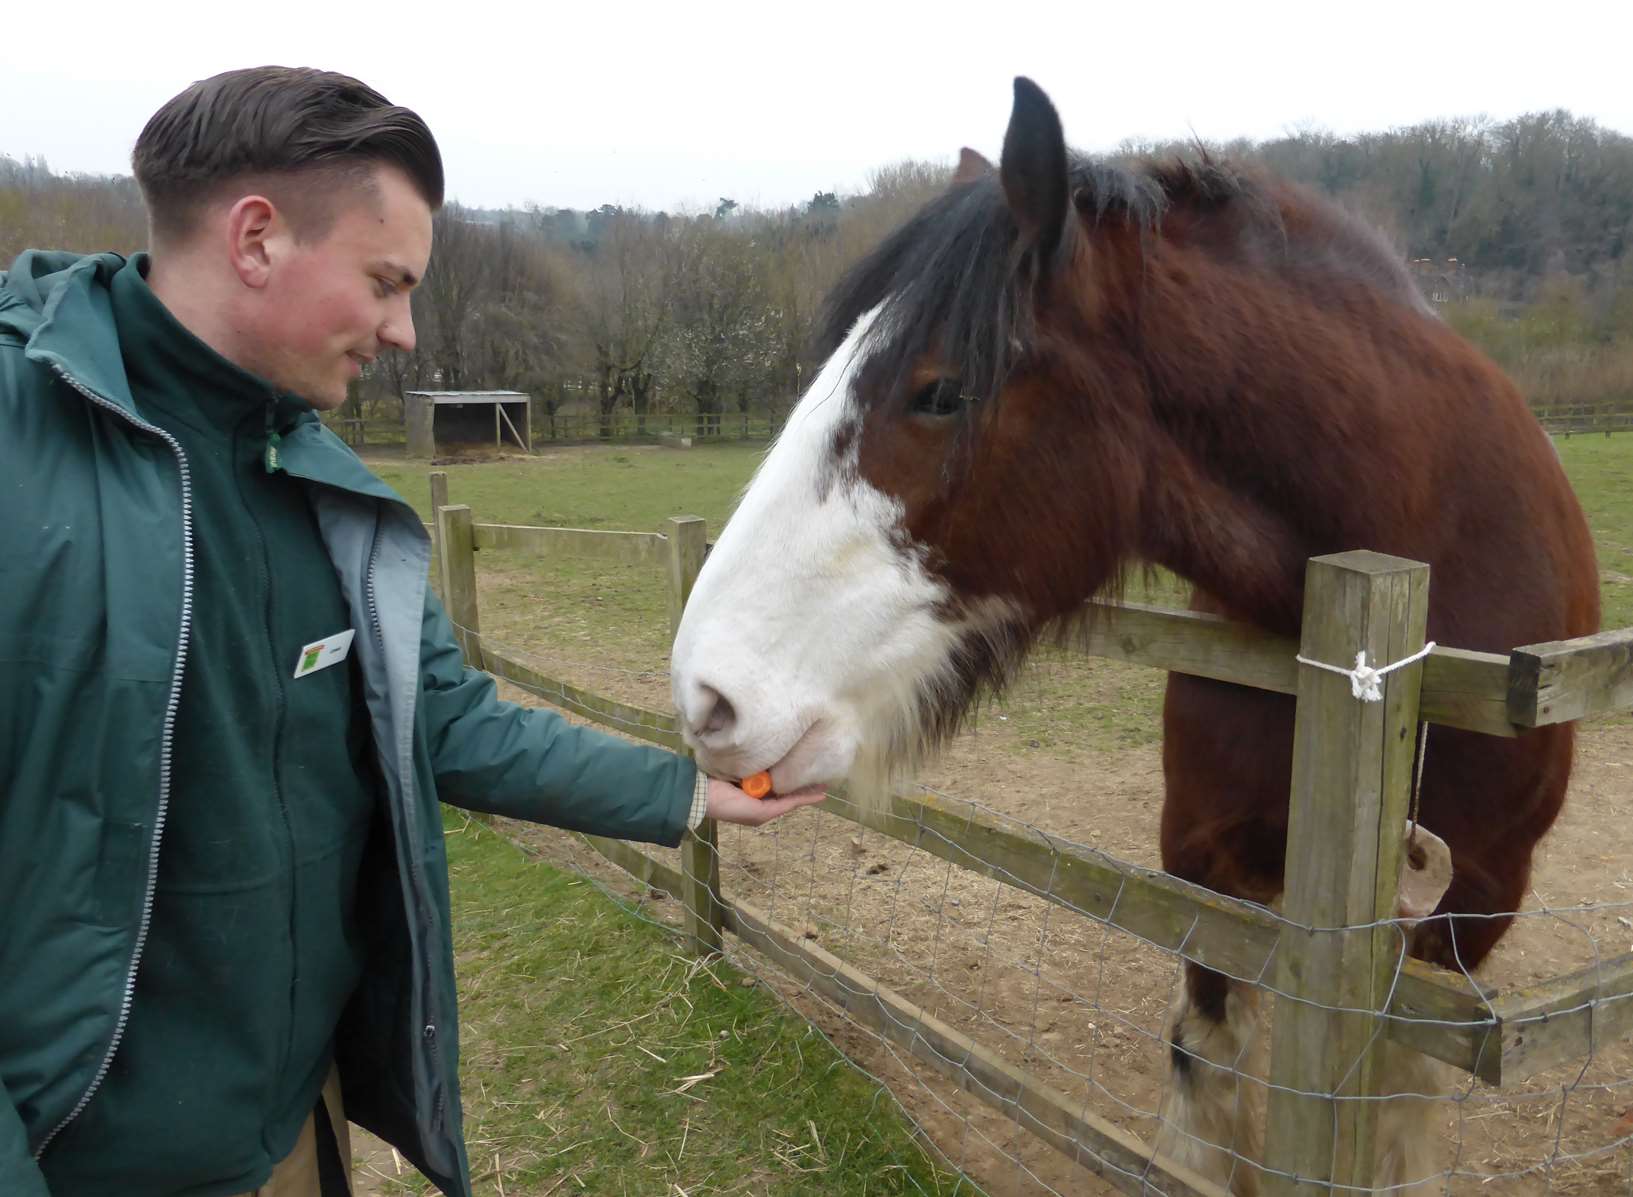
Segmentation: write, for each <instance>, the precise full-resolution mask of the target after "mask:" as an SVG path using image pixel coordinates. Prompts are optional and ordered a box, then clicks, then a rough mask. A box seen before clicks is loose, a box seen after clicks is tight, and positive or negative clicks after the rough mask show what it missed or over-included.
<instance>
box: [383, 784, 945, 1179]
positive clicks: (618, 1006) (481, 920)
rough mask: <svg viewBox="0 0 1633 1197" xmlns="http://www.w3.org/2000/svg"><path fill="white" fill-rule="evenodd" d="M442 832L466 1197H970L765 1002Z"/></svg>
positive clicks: (461, 826) (571, 882) (465, 823)
mask: <svg viewBox="0 0 1633 1197" xmlns="http://www.w3.org/2000/svg"><path fill="white" fill-rule="evenodd" d="M444 826H445V830H446V832H447V844H448V856H449V869H450V881H451V888H452V891H453V901H454V905H453V923H454V940H455V944H456V948H457V952H458V972H459V982H460V1014H461V1020H462V1023H463V1026H462V1033H461V1043H462V1048H463V1061H462V1069H461V1071H462V1073H463V1075H464V1077H465V1078H466V1082H465V1095H464V1096H465V1135H466V1142H467V1143H468V1144H469V1151H470V1160H471V1172H472V1175H473V1177H474V1178H475V1179H476V1182H477V1183H476V1187H477V1191H478V1192H479V1193H503V1194H506V1195H507V1197H544V1195H546V1194H558V1193H559V1194H573V1193H593V1194H597V1195H615V1194H626V1193H627V1194H643V1195H644V1194H659V1193H661V1194H669V1195H673V1194H676V1193H684V1194H687V1195H689V1197H704V1195H705V1194H708V1195H710V1197H716V1195H725V1194H755V1195H756V1197H759V1195H762V1194H769V1195H778V1194H786V1195H790V1197H792V1195H794V1194H799V1195H802V1197H803V1195H805V1194H811V1195H814V1197H822V1195H825V1194H831V1195H833V1197H841V1195H844V1197H852V1195H855V1194H878V1195H879V1197H888V1195H890V1194H935V1195H941V1194H946V1195H952V1194H955V1193H956V1194H960V1195H972V1194H975V1192H976V1190H975V1189H974V1188H973V1187H972V1186H971V1185H970V1183H969V1182H968V1181H962V1182H960V1181H958V1180H957V1179H956V1178H955V1177H953V1176H951V1175H950V1174H948V1173H946V1172H945V1171H943V1170H942V1169H940V1168H938V1167H937V1166H936V1165H935V1164H934V1163H933V1162H932V1160H931V1159H930V1158H929V1157H928V1156H927V1155H926V1153H925V1151H924V1150H923V1149H922V1148H921V1147H920V1145H919V1144H918V1143H917V1142H916V1141H914V1138H913V1132H912V1128H911V1127H910V1126H909V1124H908V1123H907V1121H906V1120H905V1118H904V1117H903V1116H902V1115H901V1113H900V1111H899V1110H898V1108H897V1107H896V1106H895V1104H894V1102H893V1101H892V1099H891V1098H890V1097H889V1096H888V1095H887V1094H885V1093H884V1092H883V1091H882V1090H880V1088H879V1087H878V1086H877V1085H876V1084H875V1083H874V1082H873V1081H871V1080H869V1079H867V1078H866V1077H865V1076H864V1075H862V1074H861V1073H859V1072H857V1071H856V1070H855V1069H853V1068H851V1067H850V1065H849V1064H847V1063H846V1062H845V1061H844V1060H843V1059H842V1058H841V1057H840V1056H839V1055H838V1054H837V1053H836V1052H835V1051H834V1049H833V1048H832V1047H830V1046H829V1045H828V1043H827V1041H826V1040H824V1039H823V1038H822V1037H821V1036H819V1035H818V1034H817V1033H816V1032H815V1031H813V1030H812V1029H811V1028H810V1027H809V1025H808V1024H806V1023H805V1022H803V1021H801V1020H800V1019H798V1018H797V1017H795V1016H792V1015H790V1014H789V1013H788V1011H787V1010H786V1008H785V1007H784V1006H783V1005H782V1004H781V1003H780V1002H779V1001H778V1000H777V999H776V998H775V997H773V996H772V995H771V994H770V993H769V992H767V991H766V990H765V989H763V988H761V987H759V986H757V985H755V984H753V983H747V984H745V983H744V978H743V977H742V976H741V975H740V974H738V973H737V972H736V971H735V970H733V969H732V968H731V967H730V966H729V965H727V964H724V963H721V962H716V963H712V964H710V965H708V966H707V967H704V966H702V965H700V964H698V963H697V962H696V961H693V960H691V959H688V958H686V957H685V956H683V955H682V954H681V952H680V948H679V944H678V942H677V940H676V939H675V938H674V936H673V935H672V934H671V933H670V932H668V931H667V930H665V929H664V928H662V927H660V926H658V925H656V924H654V923H650V922H645V921H643V920H641V919H639V918H637V917H636V916H635V915H633V914H632V913H630V912H629V911H627V910H625V909H624V908H622V907H620V906H618V905H616V904H614V903H613V902H611V901H609V900H607V898H606V897H604V896H603V895H602V894H601V893H600V892H599V891H597V890H596V889H595V888H594V887H593V886H592V885H591V884H590V883H589V882H587V881H585V880H584V879H582V878H580V877H576V876H572V875H569V874H567V873H563V872H561V871H559V870H557V869H555V868H553V867H551V866H550V865H548V864H545V863H542V862H539V861H536V860H533V859H531V858H530V857H528V856H527V855H526V854H525V853H524V852H523V851H522V850H521V849H520V848H518V847H517V846H516V845H514V844H513V843H511V842H509V841H508V840H505V839H503V838H501V837H500V836H498V835H497V834H495V833H494V832H493V831H491V830H488V829H487V828H485V827H484V826H483V825H482V824H480V823H478V822H475V821H473V820H467V819H465V818H464V817H463V816H461V815H460V814H459V813H458V812H454V811H451V810H450V811H448V812H446V814H445V819H444ZM381 1191H382V1192H383V1193H386V1194H408V1193H415V1194H418V1193H426V1192H430V1191H431V1190H430V1188H429V1186H428V1185H427V1184H426V1183H425V1182H424V1181H423V1180H419V1179H418V1178H416V1179H414V1180H413V1181H406V1180H397V1179H391V1180H388V1181H386V1182H384V1185H383V1188H382V1190H381Z"/></svg>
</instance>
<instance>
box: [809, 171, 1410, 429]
mask: <svg viewBox="0 0 1633 1197" xmlns="http://www.w3.org/2000/svg"><path fill="white" fill-rule="evenodd" d="M1069 179H1070V186H1071V189H1072V199H1073V206H1074V208H1075V210H1076V212H1077V214H1078V216H1079V218H1080V219H1081V220H1082V221H1083V222H1084V223H1086V225H1087V226H1088V228H1089V230H1090V231H1091V232H1093V231H1096V230H1099V229H1102V228H1111V227H1113V226H1116V227H1121V228H1123V229H1131V230H1133V231H1134V232H1135V233H1136V234H1137V237H1136V243H1137V244H1138V245H1139V247H1140V252H1141V254H1142V255H1143V254H1144V253H1146V252H1148V250H1149V247H1150V246H1151V244H1152V242H1153V239H1156V238H1161V237H1162V236H1163V235H1164V226H1165V224H1166V223H1167V222H1169V221H1170V220H1171V219H1177V218H1180V217H1185V218H1188V220H1187V227H1188V229H1189V230H1190V231H1191V233H1192V234H1193V235H1200V236H1201V237H1202V239H1205V240H1206V241H1207V242H1208V243H1209V244H1210V245H1211V246H1212V247H1213V248H1214V250H1215V252H1218V253H1221V254H1230V255H1232V256H1234V257H1236V258H1238V259H1239V260H1241V261H1243V262H1251V263H1255V264H1257V265H1258V266H1260V267H1262V268H1265V269H1269V270H1280V271H1283V272H1285V273H1286V275H1287V276H1288V277H1289V279H1290V280H1291V279H1293V278H1294V277H1297V276H1303V277H1306V278H1335V277H1342V278H1345V279H1348V280H1359V281H1362V282H1364V283H1366V284H1367V285H1369V286H1372V287H1375V288H1377V289H1378V290H1379V291H1381V292H1383V293H1384V294H1387V295H1389V296H1391V297H1393V298H1394V299H1396V300H1398V301H1400V302H1403V303H1407V304H1410V305H1412V306H1415V307H1417V308H1418V309H1420V310H1422V311H1427V310H1428V309H1427V306H1426V305H1425V304H1424V302H1423V300H1422V298H1421V296H1420V295H1419V293H1418V290H1417V287H1416V284H1415V283H1413V281H1412V278H1411V276H1410V274H1409V273H1408V272H1407V270H1406V266H1405V264H1404V262H1403V261H1402V260H1401V255H1399V254H1398V253H1396V252H1395V251H1394V250H1393V249H1392V248H1391V247H1390V246H1389V244H1388V243H1387V241H1386V240H1385V239H1384V237H1383V236H1382V235H1381V234H1380V233H1379V232H1378V231H1377V230H1376V229H1374V228H1373V227H1372V226H1370V225H1368V224H1367V223H1365V222H1364V221H1362V220H1361V219H1359V218H1358V217H1356V216H1354V215H1352V214H1350V213H1348V212H1345V211H1344V210H1342V209H1340V208H1339V207H1337V206H1336V205H1335V204H1333V203H1331V202H1330V201H1328V200H1326V199H1323V198H1322V197H1320V196H1317V195H1315V194H1314V193H1312V192H1310V191H1307V190H1305V189H1303V188H1298V187H1294V186H1292V185H1290V184H1287V183H1284V182H1282V181H1280V180H1277V179H1274V178H1273V177H1270V176H1268V175H1263V174H1260V173H1258V172H1256V171H1253V170H1246V169H1238V168H1237V167H1235V166H1233V165H1232V164H1230V163H1228V162H1225V161H1221V160H1218V159H1215V158H1213V157H1212V156H1210V155H1208V154H1206V153H1203V154H1201V155H1200V156H1199V157H1197V158H1194V159H1173V160H1169V161H1163V162H1153V161H1144V162H1140V163H1136V164H1133V165H1123V164H1118V163H1113V162H1108V161H1102V160H1096V159H1091V158H1088V157H1085V156H1082V155H1075V154H1074V155H1072V157H1071V159H1070V163H1069ZM1016 232H1017V230H1016V226H1015V221H1014V219H1013V217H1012V216H1011V214H1010V211H1009V208H1008V205H1007V204H1006V203H1005V200H1004V194H1003V189H1002V186H1001V185H1000V183H999V178H998V173H997V172H996V171H993V172H991V173H989V174H987V175H985V176H984V177H981V178H978V179H975V180H973V181H971V182H967V183H963V184H960V185H956V186H954V187H953V188H951V189H950V190H948V191H947V192H945V193H944V194H942V195H940V196H938V197H937V198H936V199H934V200H931V201H930V202H929V203H928V204H926V205H925V206H924V207H923V208H922V209H920V210H919V212H918V213H917V214H915V215H914V216H913V217H912V218H911V219H909V220H908V221H907V223H906V224H904V225H902V226H901V227H900V228H899V229H897V230H896V231H895V232H894V233H892V234H891V235H890V236H889V237H887V238H886V239H885V241H884V242H883V243H882V244H880V245H879V246H878V248H876V249H875V250H873V252H872V253H870V254H868V255H867V256H866V257H865V258H863V259H862V260H861V261H859V262H858V263H856V264H855V265H854V266H853V267H852V268H851V269H850V270H849V271H848V272H847V273H846V274H845V276H844V277H843V278H842V279H841V280H840V282H839V283H838V285H837V286H836V287H835V288H834V290H833V291H832V293H831V294H830V295H829V298H828V301H827V304H826V306H825V310H824V313H823V318H822V320H821V322H820V325H819V329H818V333H817V345H816V348H817V352H818V355H819V356H820V357H823V358H826V357H828V356H830V355H831V354H832V353H833V352H834V351H835V350H836V349H837V348H838V347H839V345H840V344H841V343H842V342H843V341H844V340H845V338H846V337H847V336H848V335H849V333H850V332H851V330H852V329H853V328H854V326H855V325H856V322H857V321H858V320H859V319H861V317H862V316H864V315H865V314H867V313H868V312H871V311H873V310H874V309H875V308H878V309H880V317H879V319H878V320H877V321H876V323H875V325H874V330H873V334H872V336H871V338H870V343H869V344H868V345H866V346H864V350H863V351H864V353H866V354H868V355H869V359H870V361H871V362H872V364H873V366H874V368H875V369H880V370H882V371H883V372H884V376H885V377H888V378H893V379H904V378H905V377H906V376H907V372H908V371H910V370H911V369H912V368H913V366H914V365H915V364H916V363H917V361H918V360H919V359H920V358H921V357H922V356H923V355H924V354H926V353H931V352H933V353H934V355H935V358H936V359H937V360H938V361H940V362H942V363H944V364H945V365H946V366H948V367H949V368H951V369H953V370H955V371H956V372H957V373H958V376H959V378H960V380H961V382H962V384H963V388H964V391H965V393H966V394H967V395H970V396H973V397H976V398H981V399H989V398H992V397H995V396H996V395H997V393H998V391H999V390H1000V389H1001V388H1002V386H1003V384H1004V381H1005V380H1006V378H1007V377H1008V375H1009V373H1010V371H1011V369H1012V368H1013V366H1014V364H1015V362H1016V359H1017V357H1018V356H1019V355H1020V354H1021V353H1023V352H1024V351H1025V348H1026V347H1027V346H1029V345H1031V344H1032V343H1033V332H1034V313H1033V311H1032V294H1033V287H1032V279H1033V277H1034V275H1033V271H1034V269H1035V267H1034V264H1033V263H1032V262H1031V261H1030V260H1029V259H1028V257H1027V255H1025V254H1022V253H1019V252H1017V250H1016V248H1015V245H1016V240H1017V237H1016ZM887 389H888V388H887Z"/></svg>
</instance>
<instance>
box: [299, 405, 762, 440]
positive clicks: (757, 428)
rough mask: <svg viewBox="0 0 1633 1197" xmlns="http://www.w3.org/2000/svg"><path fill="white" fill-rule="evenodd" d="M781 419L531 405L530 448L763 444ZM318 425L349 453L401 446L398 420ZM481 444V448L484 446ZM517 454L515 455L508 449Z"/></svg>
mask: <svg viewBox="0 0 1633 1197" xmlns="http://www.w3.org/2000/svg"><path fill="white" fill-rule="evenodd" d="M785 418H786V413H784V414H783V415H769V414H767V413H765V412H763V411H762V412H735V411H734V412H716V413H713V414H699V413H697V412H660V413H656V414H652V415H646V416H638V415H636V414H635V413H634V412H629V411H618V412H614V413H613V415H612V417H611V418H610V419H608V420H606V421H603V420H602V419H601V417H600V416H599V415H597V414H595V413H594V412H581V411H575V412H573V413H572V414H570V415H560V414H558V415H555V416H551V415H549V414H548V413H547V412H546V411H545V410H544V409H543V406H542V405H541V404H538V403H535V404H534V405H533V445H534V448H535V449H537V448H538V446H539V445H541V444H550V443H556V444H584V443H594V442H597V441H669V442H673V443H678V442H680V441H681V440H682V439H685V440H689V441H691V442H692V443H693V444H696V443H699V442H714V441H768V440H770V439H771V438H772V437H774V436H775V435H776V434H777V431H778V430H779V429H781V428H782V422H783V420H784V419H785ZM323 423H324V424H325V425H326V426H327V427H328V428H330V429H331V430H333V432H334V433H335V435H336V436H338V437H340V439H341V440H343V441H345V442H346V443H347V444H348V445H350V446H351V447H352V448H354V449H366V448H370V447H375V448H382V447H386V446H392V445H404V444H406V443H407V439H408V438H407V434H406V432H405V431H404V428H403V422H402V420H400V419H359V418H357V417H351V416H348V417H339V416H325V417H324V419H323ZM485 444H486V442H484V445H485ZM512 451H514V452H519V451H520V450H519V449H515V448H514V447H513V448H512Z"/></svg>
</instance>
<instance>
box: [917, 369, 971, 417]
mask: <svg viewBox="0 0 1633 1197" xmlns="http://www.w3.org/2000/svg"><path fill="white" fill-rule="evenodd" d="M963 407H964V388H963V387H962V386H960V385H959V383H958V379H956V378H938V379H936V381H934V382H932V383H931V384H930V385H928V386H926V387H924V388H923V389H921V390H920V391H919V392H918V394H916V395H914V396H913V411H914V413H915V414H916V415H921V416H952V415H957V414H958V413H959V412H960V411H961V410H963Z"/></svg>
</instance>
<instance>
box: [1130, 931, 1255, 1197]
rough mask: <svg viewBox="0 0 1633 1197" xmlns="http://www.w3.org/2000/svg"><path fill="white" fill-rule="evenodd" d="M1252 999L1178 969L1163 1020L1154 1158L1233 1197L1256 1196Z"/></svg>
mask: <svg viewBox="0 0 1633 1197" xmlns="http://www.w3.org/2000/svg"><path fill="white" fill-rule="evenodd" d="M1258 998H1259V995H1258V991H1257V990H1255V989H1254V988H1253V987H1252V986H1249V985H1241V984H1238V983H1237V982H1234V981H1232V980H1230V979H1229V978H1228V977H1225V976H1224V975H1222V974H1220V973H1216V972H1213V971H1212V970H1211V969H1206V968H1203V967H1201V966H1200V965H1196V964H1187V965H1186V966H1185V978H1184V983H1183V984H1182V985H1181V986H1180V987H1179V993H1178V994H1177V995H1176V997H1175V1000H1174V1004H1173V1008H1172V1010H1171V1011H1170V1013H1169V1016H1168V1026H1167V1031H1166V1035H1165V1038H1166V1039H1167V1042H1168V1087H1167V1098H1166V1100H1165V1102H1164V1104H1163V1109H1162V1129H1161V1131H1160V1132H1159V1133H1158V1135H1157V1142H1156V1150H1157V1154H1159V1155H1162V1156H1166V1157H1167V1158H1168V1159H1171V1160H1173V1161H1174V1162H1175V1163H1177V1164H1183V1165H1184V1166H1185V1167H1187V1168H1189V1169H1191V1170H1192V1171H1193V1172H1196V1173H1199V1174H1200V1175H1202V1176H1205V1177H1207V1178H1208V1179H1210V1180H1213V1181H1215V1182H1217V1183H1218V1184H1221V1185H1228V1186H1229V1187H1230V1191H1231V1192H1232V1193H1235V1194H1236V1195H1237V1197H1256V1195H1257V1194H1258V1192H1259V1183H1258V1169H1257V1168H1256V1167H1255V1165H1256V1164H1257V1163H1258V1161H1259V1149H1260V1142H1259V1127H1260V1126H1261V1125H1262V1123H1263V1107H1264V1100H1263V1086H1262V1085H1260V1084H1259V1083H1257V1082H1256V1081H1254V1080H1244V1079H1243V1078H1244V1077H1257V1076H1262V1075H1263V1072H1264V1069H1263V1061H1262V1060H1261V1059H1259V1058H1258V1057H1259V1052H1258V1046H1259V1000H1258Z"/></svg>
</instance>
